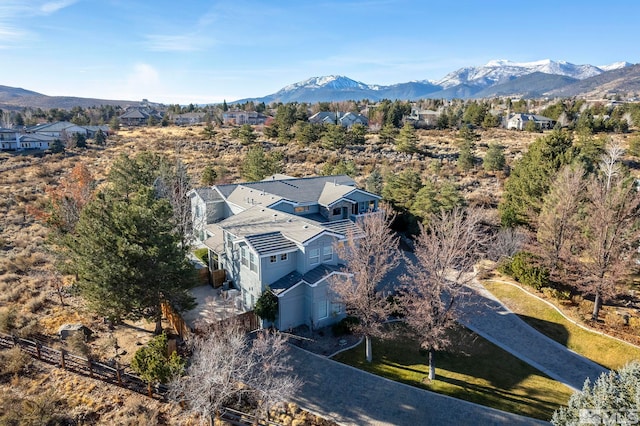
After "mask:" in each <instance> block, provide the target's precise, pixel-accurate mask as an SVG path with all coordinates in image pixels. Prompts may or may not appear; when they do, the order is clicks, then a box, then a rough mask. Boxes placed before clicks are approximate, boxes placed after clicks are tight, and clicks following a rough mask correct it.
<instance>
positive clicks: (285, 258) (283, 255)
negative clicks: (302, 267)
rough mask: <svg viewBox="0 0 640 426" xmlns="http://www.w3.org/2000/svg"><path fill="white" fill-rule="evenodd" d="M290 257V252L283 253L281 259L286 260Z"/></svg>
mask: <svg viewBox="0 0 640 426" xmlns="http://www.w3.org/2000/svg"><path fill="white" fill-rule="evenodd" d="M287 259H289V256H288V253H282V254H281V255H280V261H281V262H284V261H285V260H287Z"/></svg>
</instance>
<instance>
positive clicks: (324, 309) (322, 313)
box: [318, 300, 329, 319]
mask: <svg viewBox="0 0 640 426" xmlns="http://www.w3.org/2000/svg"><path fill="white" fill-rule="evenodd" d="M328 316H329V301H328V300H323V301H322V302H318V319H323V318H326V317H328Z"/></svg>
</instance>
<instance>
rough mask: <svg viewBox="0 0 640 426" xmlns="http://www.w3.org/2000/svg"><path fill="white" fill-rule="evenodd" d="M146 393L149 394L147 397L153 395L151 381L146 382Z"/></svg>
mask: <svg viewBox="0 0 640 426" xmlns="http://www.w3.org/2000/svg"><path fill="white" fill-rule="evenodd" d="M147 393H148V394H149V397H152V396H153V386H152V385H151V382H149V383H148V384H147Z"/></svg>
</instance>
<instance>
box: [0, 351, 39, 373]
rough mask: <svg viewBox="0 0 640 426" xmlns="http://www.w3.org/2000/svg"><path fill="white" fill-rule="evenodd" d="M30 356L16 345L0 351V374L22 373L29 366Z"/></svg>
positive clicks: (30, 362)
mask: <svg viewBox="0 0 640 426" xmlns="http://www.w3.org/2000/svg"><path fill="white" fill-rule="evenodd" d="M31 364H32V359H31V357H30V356H29V355H28V354H26V353H24V352H22V351H21V350H20V348H19V347H18V346H14V347H13V348H11V349H9V350H6V351H2V352H0V376H14V375H20V374H24V373H26V372H27V371H28V370H29V367H31Z"/></svg>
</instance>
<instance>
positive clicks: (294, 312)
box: [189, 175, 380, 330]
mask: <svg viewBox="0 0 640 426" xmlns="http://www.w3.org/2000/svg"><path fill="white" fill-rule="evenodd" d="M189 196H190V200H191V208H192V219H193V224H194V231H195V234H196V236H197V237H198V238H199V239H200V240H201V241H202V242H203V243H204V245H205V246H206V247H207V248H208V249H209V259H210V268H211V269H213V270H216V269H221V270H224V271H225V274H226V282H225V284H226V285H227V286H229V287H232V288H235V289H237V290H239V295H238V300H237V304H238V305H242V306H243V307H244V309H246V310H250V309H253V307H254V306H255V303H256V301H257V299H258V298H259V297H260V296H261V295H262V293H263V292H264V291H266V290H267V287H269V288H270V289H271V291H272V292H273V293H274V294H275V295H276V296H277V297H278V316H277V319H276V322H275V324H274V325H275V326H276V327H277V328H279V329H280V330H287V329H291V328H293V327H296V326H299V325H307V326H309V327H311V328H319V327H324V326H327V325H330V324H332V323H334V322H336V321H338V320H340V319H342V318H343V317H344V315H345V313H344V306H343V305H342V304H340V303H336V300H335V298H334V297H333V295H332V294H331V291H330V287H329V278H330V277H331V276H333V275H336V274H344V272H342V265H341V262H340V259H338V256H337V255H336V253H335V252H334V250H333V247H334V243H335V242H336V241H341V240H344V239H346V238H348V237H349V236H354V237H356V238H357V237H359V235H360V234H359V228H358V226H357V225H356V221H357V219H358V218H359V217H362V216H363V215H365V214H370V213H371V212H375V211H377V209H378V202H379V200H380V197H378V196H377V195H375V194H372V193H369V192H367V191H364V190H361V189H358V188H357V187H356V184H355V182H354V181H353V179H351V178H350V177H348V176H344V175H341V176H320V177H308V178H291V177H288V176H282V175H279V176H273V177H271V178H269V179H266V180H264V181H259V182H248V183H240V184H227V185H216V186H213V187H206V188H198V189H194V190H192V191H190V193H189Z"/></svg>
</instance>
